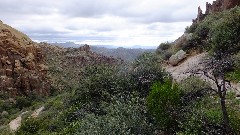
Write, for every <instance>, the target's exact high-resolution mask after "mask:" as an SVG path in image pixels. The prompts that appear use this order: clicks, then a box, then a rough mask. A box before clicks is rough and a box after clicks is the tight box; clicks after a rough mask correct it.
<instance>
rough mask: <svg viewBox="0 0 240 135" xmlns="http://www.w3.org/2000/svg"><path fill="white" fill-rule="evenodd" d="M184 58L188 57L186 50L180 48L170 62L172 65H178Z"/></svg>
mask: <svg viewBox="0 0 240 135" xmlns="http://www.w3.org/2000/svg"><path fill="white" fill-rule="evenodd" d="M184 58H186V52H184V51H183V50H180V51H178V52H177V53H176V54H174V55H172V56H171V57H170V58H169V63H170V64H171V65H172V66H176V65H177V64H178V63H179V62H180V61H182V60H183V59H184Z"/></svg>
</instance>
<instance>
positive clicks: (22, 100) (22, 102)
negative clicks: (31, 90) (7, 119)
mask: <svg viewBox="0 0 240 135" xmlns="http://www.w3.org/2000/svg"><path fill="white" fill-rule="evenodd" d="M31 105H32V103H31V101H30V100H29V98H27V97H17V98H16V107H17V108H19V109H20V110H22V109H23V108H25V107H29V106H31Z"/></svg>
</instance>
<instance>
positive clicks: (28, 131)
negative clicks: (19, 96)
mask: <svg viewBox="0 0 240 135" xmlns="http://www.w3.org/2000/svg"><path fill="white" fill-rule="evenodd" d="M41 126H43V125H42V123H41V121H40V120H39V119H37V118H29V119H27V120H26V121H24V122H23V123H22V124H21V126H20V128H19V129H18V130H17V131H16V135H34V134H37V133H38V131H39V129H40V128H41Z"/></svg>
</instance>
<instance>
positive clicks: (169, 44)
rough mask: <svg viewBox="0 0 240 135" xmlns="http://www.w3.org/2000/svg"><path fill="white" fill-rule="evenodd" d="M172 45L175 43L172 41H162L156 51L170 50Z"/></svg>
mask: <svg viewBox="0 0 240 135" xmlns="http://www.w3.org/2000/svg"><path fill="white" fill-rule="evenodd" d="M172 45H173V44H172V43H169V42H166V43H161V44H160V45H159V46H158V48H157V50H156V52H157V53H161V52H162V51H166V50H168V49H169V48H170V47H171V46H172Z"/></svg>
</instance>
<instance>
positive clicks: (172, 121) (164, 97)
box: [147, 80, 182, 132]
mask: <svg viewBox="0 0 240 135" xmlns="http://www.w3.org/2000/svg"><path fill="white" fill-rule="evenodd" d="M181 96H182V92H181V90H180V89H179V88H178V87H177V86H176V85H173V84H172V82H171V81H170V80H167V81H165V82H164V83H160V82H157V83H154V84H153V86H152V87H151V92H150V93H149V96H148V97H147V104H148V108H149V110H150V112H151V113H152V115H153V116H154V117H155V118H156V119H157V121H158V123H159V126H160V127H161V128H162V129H163V130H166V131H172V132H175V131H176V129H177V128H178V122H177V121H178V114H179V113H180V112H179V109H180V106H181Z"/></svg>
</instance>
